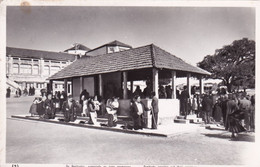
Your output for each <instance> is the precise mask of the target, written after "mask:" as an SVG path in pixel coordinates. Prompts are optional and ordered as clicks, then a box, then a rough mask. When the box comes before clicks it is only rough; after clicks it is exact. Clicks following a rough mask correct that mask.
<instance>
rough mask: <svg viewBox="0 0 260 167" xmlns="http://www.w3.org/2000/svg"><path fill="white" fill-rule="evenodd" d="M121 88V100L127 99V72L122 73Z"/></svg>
mask: <svg viewBox="0 0 260 167" xmlns="http://www.w3.org/2000/svg"><path fill="white" fill-rule="evenodd" d="M123 87H124V91H123V99H127V72H126V71H124V72H123Z"/></svg>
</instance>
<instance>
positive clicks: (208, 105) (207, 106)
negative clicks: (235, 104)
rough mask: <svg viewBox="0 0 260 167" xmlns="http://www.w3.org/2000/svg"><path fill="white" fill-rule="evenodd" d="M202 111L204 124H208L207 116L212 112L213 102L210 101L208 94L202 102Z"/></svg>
mask: <svg viewBox="0 0 260 167" xmlns="http://www.w3.org/2000/svg"><path fill="white" fill-rule="evenodd" d="M201 103H202V111H204V121H205V123H206V124H208V123H209V122H210V121H209V116H210V114H211V112H212V107H213V102H212V99H211V98H210V97H209V95H208V94H206V95H205V96H204V98H203V100H202V102H201Z"/></svg>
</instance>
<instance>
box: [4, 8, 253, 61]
mask: <svg viewBox="0 0 260 167" xmlns="http://www.w3.org/2000/svg"><path fill="white" fill-rule="evenodd" d="M242 38H249V39H252V40H255V9H254V8H248V7H247V8H246V7H244V8H241V7H61V6H59V7H57V6H56V7H54V6H52V7H51V6H45V7H28V8H21V7H19V6H8V7H7V46H9V47H18V48H27V49H37V50H47V51H57V52H59V51H64V50H66V49H68V48H70V47H71V46H72V44H73V43H81V44H83V45H85V46H87V47H89V48H91V49H93V48H96V47H98V46H101V45H103V44H105V43H108V42H111V41H114V40H118V41H121V42H123V43H126V44H129V45H131V46H133V47H139V46H144V45H149V44H151V43H153V44H155V45H157V46H159V47H160V48H162V49H164V50H166V51H168V52H170V53H172V54H173V55H176V56H177V57H179V58H181V59H183V60H184V61H186V62H188V63H190V64H192V65H196V64H197V63H198V62H200V61H202V60H203V58H204V57H205V56H206V55H212V54H214V52H215V50H216V49H219V48H222V47H223V46H224V45H229V44H231V43H232V42H233V41H234V40H239V39H242Z"/></svg>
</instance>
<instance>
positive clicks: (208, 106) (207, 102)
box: [201, 97, 213, 112]
mask: <svg viewBox="0 0 260 167" xmlns="http://www.w3.org/2000/svg"><path fill="white" fill-rule="evenodd" d="M201 103H202V110H203V111H205V112H211V111H212V107H213V101H212V99H211V98H209V97H204V98H203V100H202V102H201Z"/></svg>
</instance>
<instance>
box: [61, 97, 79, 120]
mask: <svg viewBox="0 0 260 167" xmlns="http://www.w3.org/2000/svg"><path fill="white" fill-rule="evenodd" d="M77 110H78V105H77V104H76V101H75V100H74V99H73V98H72V96H71V95H69V96H68V98H67V100H66V101H65V102H64V103H63V105H62V111H63V114H64V121H65V122H70V121H75V120H76V118H77Z"/></svg>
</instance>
